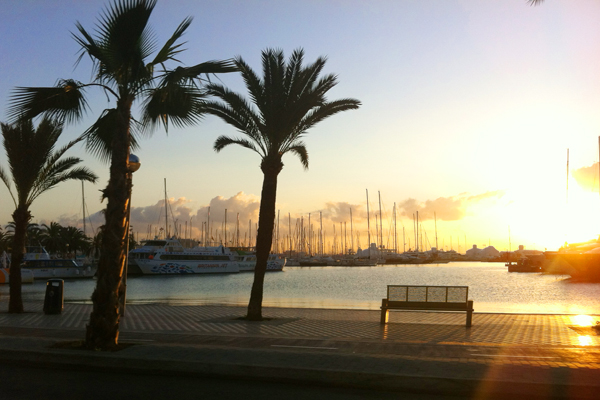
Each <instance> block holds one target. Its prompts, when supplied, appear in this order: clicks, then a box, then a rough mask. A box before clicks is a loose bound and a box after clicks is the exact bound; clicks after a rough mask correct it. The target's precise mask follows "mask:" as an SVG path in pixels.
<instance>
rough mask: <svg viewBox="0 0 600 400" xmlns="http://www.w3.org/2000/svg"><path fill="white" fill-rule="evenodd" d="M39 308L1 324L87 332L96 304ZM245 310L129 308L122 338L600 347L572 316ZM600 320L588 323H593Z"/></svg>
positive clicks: (5, 317) (1, 317) (0, 316)
mask: <svg viewBox="0 0 600 400" xmlns="http://www.w3.org/2000/svg"><path fill="white" fill-rule="evenodd" d="M42 307H43V304H42V303H41V302H34V303H27V304H26V305H25V309H26V310H27V311H28V312H27V313H25V314H20V315H10V314H7V313H0V326H4V327H38V328H52V329H78V330H80V329H84V328H85V325H86V323H87V321H88V319H89V314H90V312H91V305H89V304H71V303H67V304H65V307H64V310H63V312H62V313H61V314H58V315H45V314H43V312H42ZM245 311H246V310H245V308H244V307H229V306H227V307H226V306H169V305H165V304H135V305H128V306H127V308H126V313H125V316H124V317H123V318H122V319H121V326H120V330H121V332H141V333H148V332H153V333H180V334H193V335H218V336H227V335H233V336H239V335H244V336H249V337H269V338H295V339H301V338H305V339H310V338H318V339H320V340H362V341H364V340H373V341H378V342H381V343H394V342H401V343H410V344H438V345H469V346H551V347H560V346H569V347H572V346H577V347H580V348H582V349H585V348H593V347H595V346H600V336H598V335H595V334H594V333H595V332H594V331H593V330H592V329H590V328H589V326H588V327H580V326H578V321H577V318H575V317H574V316H569V315H534V314H483V313H475V314H474V316H473V326H472V327H471V328H466V327H465V326H464V324H465V314H464V313H440V312H410V311H409V312H402V311H400V312H398V311H393V312H391V313H390V322H389V323H388V324H386V325H380V324H379V312H378V311H366V310H326V309H298V308H293V309H292V308H265V309H264V312H263V316H264V317H266V318H271V320H268V321H262V322H248V321H244V320H239V319H237V318H239V317H242V316H243V315H244V314H245ZM595 320H600V316H598V317H594V316H591V317H589V318H588V319H587V321H590V322H589V323H590V324H593V323H595Z"/></svg>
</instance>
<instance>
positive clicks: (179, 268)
mask: <svg viewBox="0 0 600 400" xmlns="http://www.w3.org/2000/svg"><path fill="white" fill-rule="evenodd" d="M136 261H137V266H138V267H139V269H140V271H141V272H142V274H144V275H168V274H231V273H237V272H240V265H239V261H238V260H237V259H236V255H235V254H234V253H233V252H232V251H231V250H230V249H228V248H226V247H224V246H217V247H195V248H193V249H189V250H185V249H183V247H181V248H178V247H174V248H169V247H168V246H165V247H162V248H158V249H156V250H155V251H154V252H153V253H151V254H150V255H148V258H138V259H137V260H136Z"/></svg>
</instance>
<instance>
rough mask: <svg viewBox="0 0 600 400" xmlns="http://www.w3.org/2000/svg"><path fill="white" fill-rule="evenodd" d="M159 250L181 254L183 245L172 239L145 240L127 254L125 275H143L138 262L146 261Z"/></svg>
mask: <svg viewBox="0 0 600 400" xmlns="http://www.w3.org/2000/svg"><path fill="white" fill-rule="evenodd" d="M161 249H162V250H164V251H168V252H183V250H184V249H183V245H182V244H181V243H180V242H179V240H177V239H175V238H174V237H173V238H170V239H154V240H146V241H145V242H143V244H142V246H141V247H138V248H137V249H133V250H131V251H130V252H129V255H128V257H127V264H128V269H127V275H141V274H143V272H142V270H141V269H140V268H139V266H138V260H145V259H148V258H149V257H150V256H151V255H154V253H156V252H157V251H158V250H161Z"/></svg>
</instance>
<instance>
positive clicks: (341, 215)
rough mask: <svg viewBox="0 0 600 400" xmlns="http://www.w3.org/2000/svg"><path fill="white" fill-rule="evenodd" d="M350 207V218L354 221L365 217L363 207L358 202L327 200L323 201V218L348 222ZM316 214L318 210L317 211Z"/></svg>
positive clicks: (336, 221)
mask: <svg viewBox="0 0 600 400" xmlns="http://www.w3.org/2000/svg"><path fill="white" fill-rule="evenodd" d="M351 209H352V220H353V221H354V222H358V221H362V220H364V219H366V218H367V213H366V211H365V207H364V206H362V205H358V204H350V203H348V202H327V203H325V209H324V210H322V211H321V212H322V213H323V218H325V219H327V220H329V221H331V222H335V223H339V222H350V210H351ZM317 216H318V212H317Z"/></svg>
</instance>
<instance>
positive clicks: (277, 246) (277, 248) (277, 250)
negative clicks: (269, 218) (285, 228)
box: [275, 210, 281, 254]
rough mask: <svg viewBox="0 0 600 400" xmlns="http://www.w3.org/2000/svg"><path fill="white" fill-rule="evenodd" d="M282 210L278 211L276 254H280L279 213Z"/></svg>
mask: <svg viewBox="0 0 600 400" xmlns="http://www.w3.org/2000/svg"><path fill="white" fill-rule="evenodd" d="M280 211H281V210H277V245H276V246H275V253H277V254H279V212H280Z"/></svg>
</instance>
